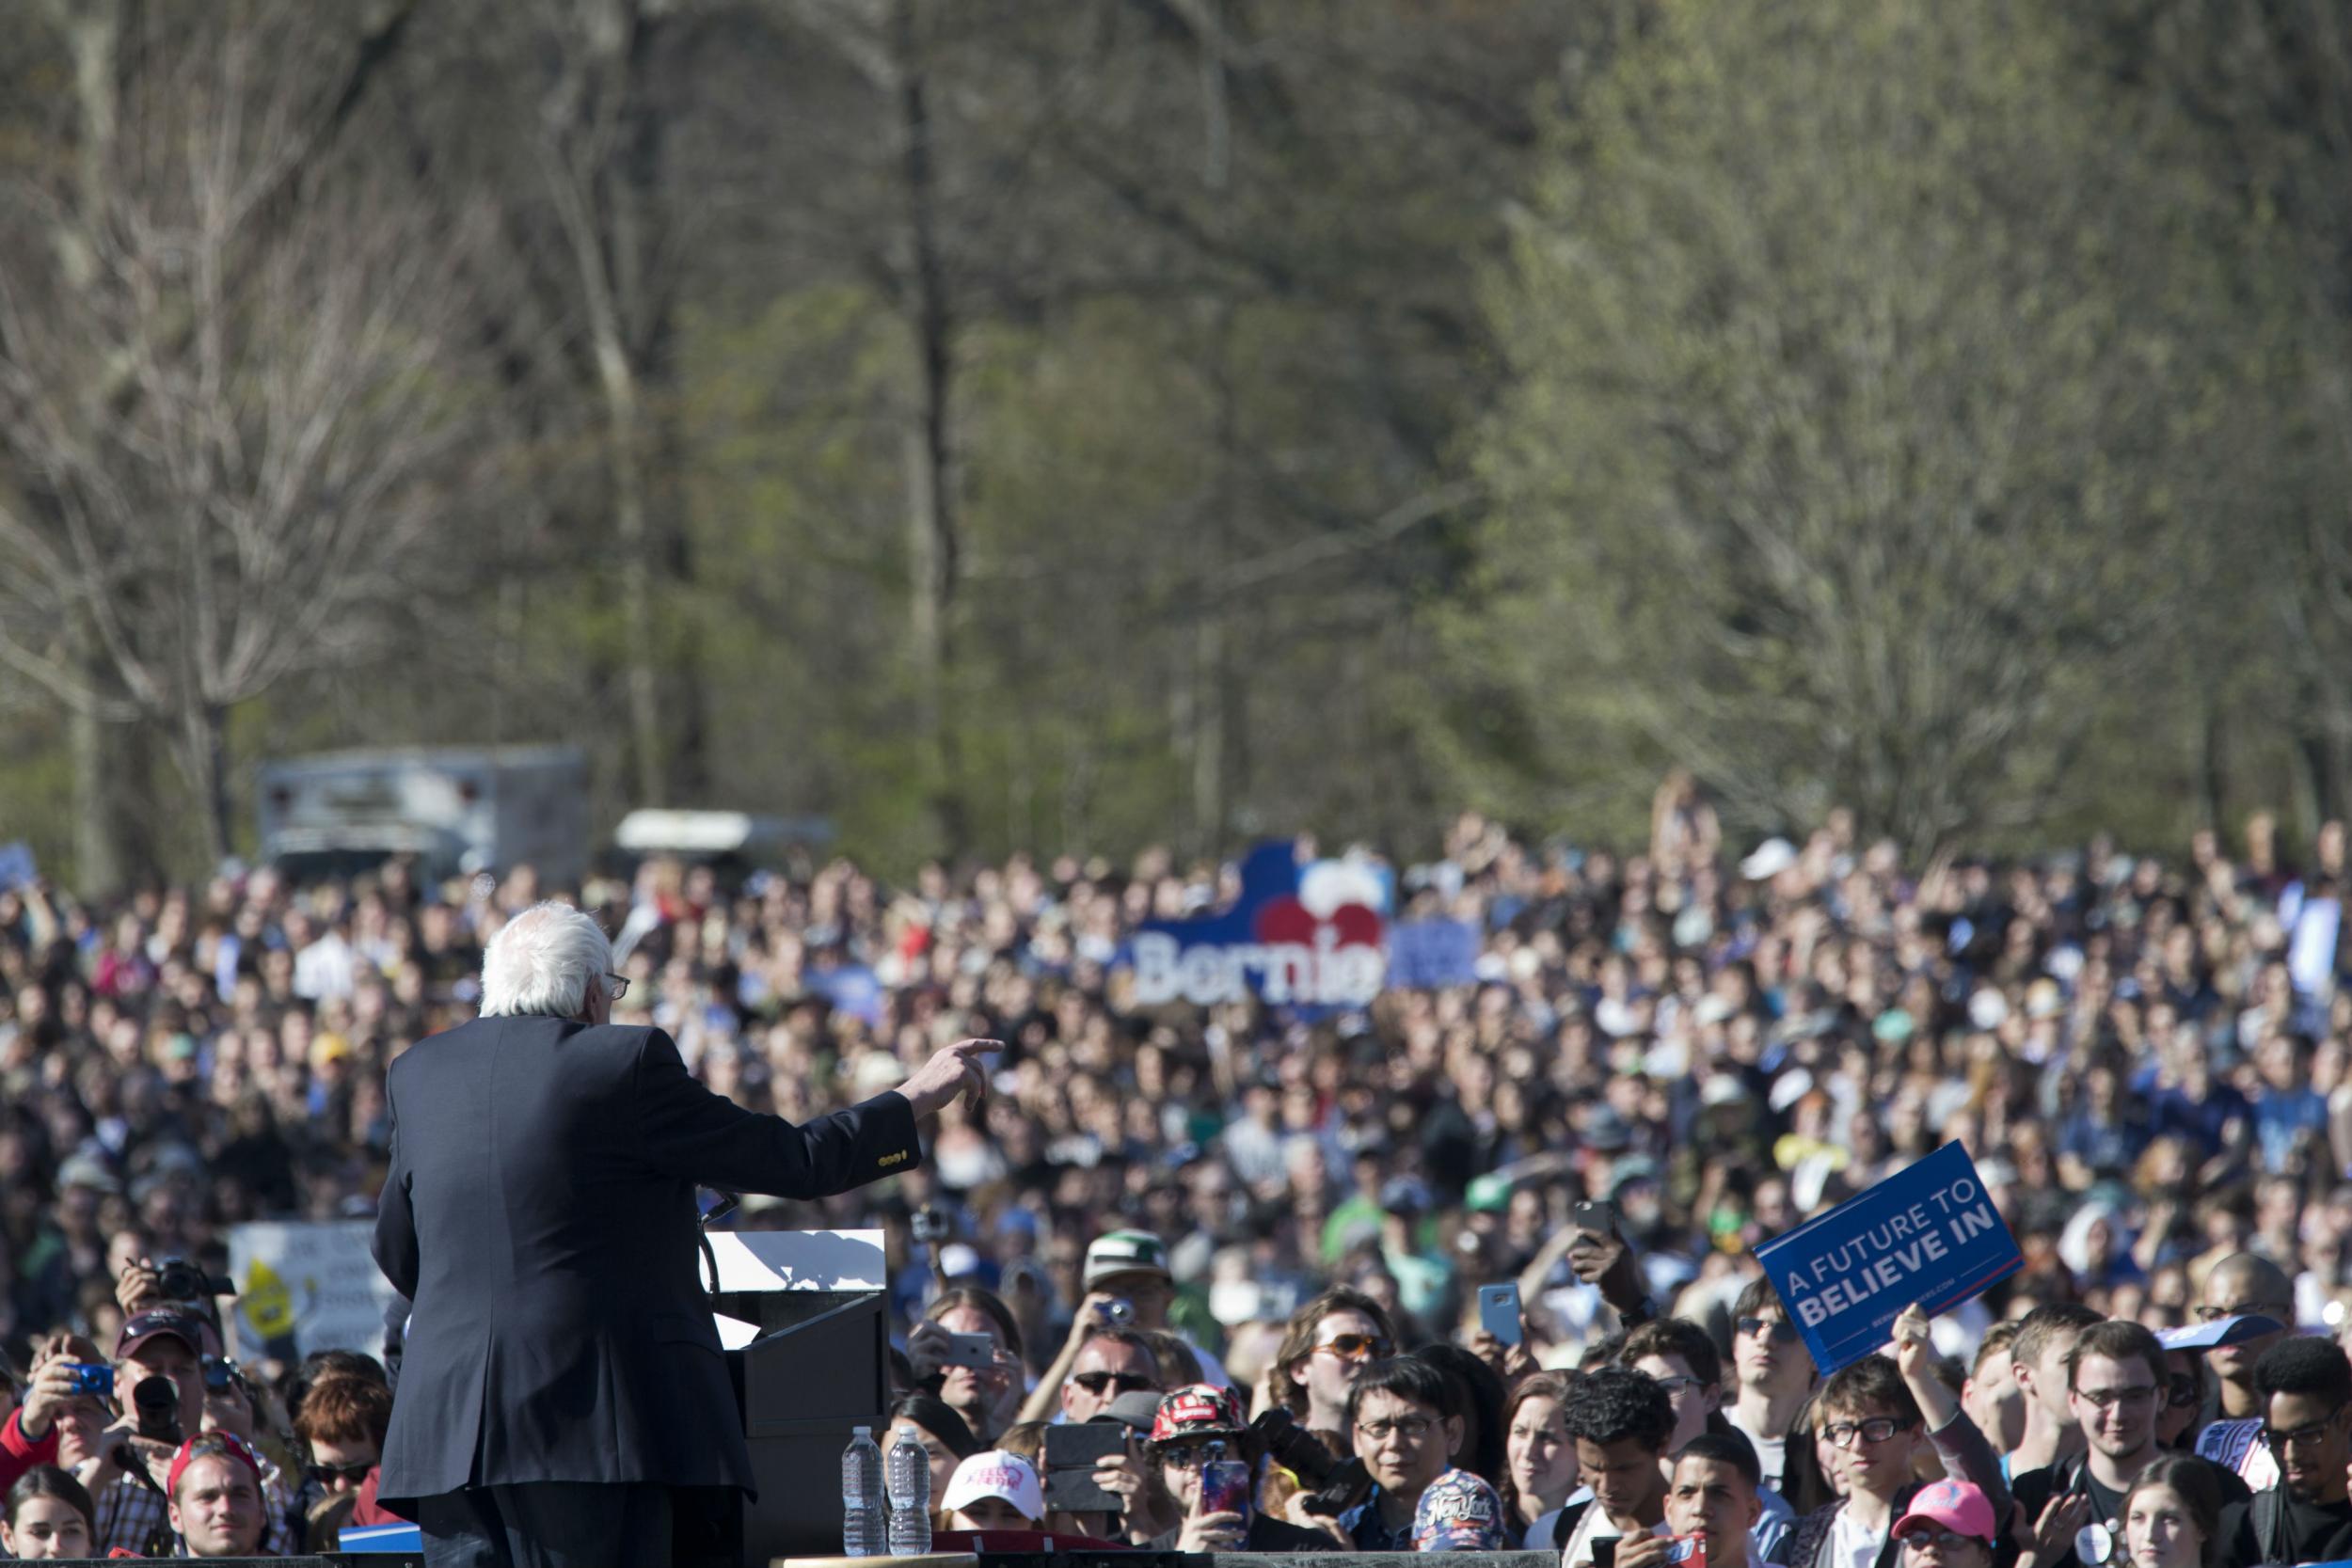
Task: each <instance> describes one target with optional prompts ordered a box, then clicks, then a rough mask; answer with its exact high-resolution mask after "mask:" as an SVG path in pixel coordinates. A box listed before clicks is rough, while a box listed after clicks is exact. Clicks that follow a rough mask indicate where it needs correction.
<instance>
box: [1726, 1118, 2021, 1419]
mask: <svg viewBox="0 0 2352 1568" xmlns="http://www.w3.org/2000/svg"><path fill="white" fill-rule="evenodd" d="M1756 1261H1757V1262H1759V1263H1761V1264H1763V1265H1764V1272H1765V1274H1766V1275H1769V1276H1770V1277H1771V1279H1772V1288H1773V1289H1774V1290H1776V1291H1779V1292H1780V1299H1781V1302H1782V1304H1783V1305H1784V1306H1786V1307H1788V1315H1789V1317H1790V1319H1791V1320H1792V1321H1794V1322H1795V1323H1796V1325H1797V1332H1798V1333H1800V1334H1802V1335H1804V1343H1805V1348H1806V1349H1807V1350H1810V1351H1811V1352H1812V1353H1813V1363H1814V1365H1815V1366H1817V1367H1819V1368H1820V1370H1821V1372H1822V1374H1823V1375H1824V1376H1826V1375H1828V1374H1829V1373H1831V1372H1834V1371H1836V1370H1837V1369H1838V1368H1840V1367H1845V1366H1850V1365H1851V1364H1852V1363H1853V1362H1856V1361H1859V1360H1861V1359H1862V1358H1863V1357H1864V1356H1866V1355H1867V1354H1870V1353H1871V1352H1872V1351H1875V1350H1877V1349H1879V1348H1880V1347H1882V1346H1883V1345H1884V1344H1885V1343H1886V1341H1887V1338H1888V1337H1889V1336H1888V1332H1887V1331H1888V1328H1889V1326H1890V1325H1891V1324H1892V1323H1894V1322H1895V1319H1896V1317H1897V1316H1898V1315H1899V1313H1900V1312H1901V1311H1902V1309H1903V1308H1904V1307H1909V1306H1911V1305H1912V1304H1913V1303H1915V1302H1916V1303H1917V1304H1918V1305H1919V1306H1920V1307H1922V1308H1924V1309H1925V1310H1926V1311H1927V1312H1928V1313H1930V1314H1931V1315H1932V1314H1934V1313H1937V1312H1942V1311H1946V1310H1947V1309H1949V1308H1951V1307H1957V1306H1958V1305H1960V1304H1961V1303H1962V1302H1963V1301H1966V1300H1967V1299H1968V1298H1969V1297H1971V1296H1973V1295H1976V1294H1978V1293H1979V1291H1983V1290H1984V1289H1985V1288H1986V1287H1987V1286H1989V1285H1991V1284H1993V1283H1994V1281H1995V1280H1999V1279H2004V1278H2007V1277H2008V1276H2009V1275H2012V1274H2014V1273H2016V1272H2017V1271H2018V1270H2019V1269H2021V1268H2023V1267H2024V1266H2025V1262H2026V1258H2025V1254H2023V1253H2021V1252H2019V1251H2018V1250H2017V1239H2016V1238H2015V1237H2014V1236H2011V1235H2010V1233H2009V1227H2008V1226H2007V1225H2005V1224H2003V1223H2002V1220H2001V1216H2000V1214H1999V1213H1998V1212H1995V1211H1994V1207H1993V1200H1992V1199H1990V1198H1988V1197H1986V1196H1984V1183H1983V1182H1982V1181H1980V1180H1978V1177H1977V1166H1976V1163H1975V1162H1974V1161H1972V1160H1970V1159H1969V1158H1968V1151H1967V1150H1966V1149H1964V1148H1961V1147H1960V1145H1958V1144H1957V1143H1948V1144H1946V1145H1945V1146H1944V1147H1943V1148H1939V1149H1937V1150H1936V1151H1935V1152H1934V1153H1932V1154H1931V1155H1929V1156H1928V1157H1927V1158H1926V1159H1924V1160H1921V1161H1918V1162H1916V1163H1915V1164H1912V1165H1911V1166H1910V1167H1909V1168H1907V1169H1905V1170H1902V1171H1899V1172H1898V1173H1897V1174H1895V1175H1893V1176H1890V1177H1888V1178H1887V1179H1886V1180H1883V1181H1882V1182H1880V1183H1879V1184H1878V1185H1877V1186H1875V1187H1872V1188H1870V1189H1869V1190H1868V1191H1867V1192H1865V1193H1862V1194H1860V1195H1858V1196H1854V1197H1851V1198H1849V1199H1847V1200H1846V1201H1845V1202H1843V1203H1841V1204H1839V1205H1838V1206H1837V1207H1836V1208H1835V1209H1832V1210H1831V1211H1830V1212H1828V1213H1826V1214H1822V1215H1820V1216H1819V1217H1818V1218H1815V1219H1810V1220H1807V1221H1806V1222H1805V1223H1804V1224H1803V1225H1801V1226H1799V1227H1797V1228H1796V1229H1794V1230H1791V1231H1789V1232H1788V1234H1787V1235H1785V1236H1775V1237H1773V1238H1772V1240H1771V1241H1769V1242H1766V1243H1764V1244H1763V1245H1762V1246H1759V1247H1757V1248H1756Z"/></svg>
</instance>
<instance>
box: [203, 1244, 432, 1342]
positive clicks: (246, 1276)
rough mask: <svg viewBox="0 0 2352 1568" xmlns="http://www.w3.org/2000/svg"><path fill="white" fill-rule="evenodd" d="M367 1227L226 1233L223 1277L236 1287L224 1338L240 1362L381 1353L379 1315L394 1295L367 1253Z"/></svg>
mask: <svg viewBox="0 0 2352 1568" xmlns="http://www.w3.org/2000/svg"><path fill="white" fill-rule="evenodd" d="M374 1234H375V1227H374V1225H373V1223H372V1222H370V1221H367V1220H322V1221H294V1220H289V1221H283V1222H271V1223H267V1224H260V1225H239V1226H232V1227H230V1231H229V1275H230V1278H231V1279H233V1280H235V1281H236V1284H237V1299H236V1314H235V1316H234V1317H233V1318H232V1319H231V1320H230V1332H231V1334H232V1335H233V1336H234V1338H235V1340H236V1346H237V1349H236V1354H238V1355H239V1356H240V1357H254V1356H259V1355H262V1354H274V1355H281V1356H289V1355H308V1354H310V1353H311V1352H312V1351H317V1350H356V1351H364V1352H365V1353H366V1354H370V1355H375V1356H380V1355H382V1354H384V1312H385V1309H386V1308H387V1307H389V1306H390V1305H391V1303H392V1301H393V1299H394V1294H395V1292H394V1291H393V1290H392V1286H391V1281H389V1280H388V1279H386V1278H385V1277H384V1275H383V1273H382V1271H380V1270H379V1269H377V1268H376V1266H375V1258H374V1256H373V1254H372V1253H371V1252H370V1251H369V1250H368V1248H369V1243H370V1242H371V1241H372V1240H373V1237H374Z"/></svg>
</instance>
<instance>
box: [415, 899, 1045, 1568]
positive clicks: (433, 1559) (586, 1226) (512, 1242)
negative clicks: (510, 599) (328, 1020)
mask: <svg viewBox="0 0 2352 1568" xmlns="http://www.w3.org/2000/svg"><path fill="white" fill-rule="evenodd" d="M627 986H628V983H627V982H626V981H624V980H622V979H621V978H620V977H619V976H618V975H615V974H612V945H611V943H610V942H608V941H607V940H606V938H605V934H604V932H603V930H602V929H601V928H599V927H597V925H596V922H595V921H594V920H592V919H590V918H589V917H588V916H587V915H585V914H582V913H581V912H580V911H578V910H574V909H571V908H569V907H568V906H565V905H562V904H539V905H536V906H534V907H532V908H531V909H529V910H526V911H523V912H522V913H521V914H519V915H516V917H515V919H514V920H513V921H512V922H510V923H509V924H508V925H507V926H506V927H504V928H503V929H501V931H500V932H499V933H498V935H497V936H496V937H494V938H492V939H491V942H490V945H489V949H488V951H487V952H486V953H485V954H484V955H483V963H482V994H483V1002H482V1013H483V1016H482V1017H481V1018H480V1019H478V1020H476V1021H475V1022H471V1023H468V1024H464V1025H462V1026H460V1027H458V1028H455V1029H452V1030H449V1031H447V1032H445V1033H443V1034H439V1035H436V1036H434V1037H431V1038H430V1039H425V1040H421V1041H420V1042H418V1044H417V1045H416V1047H415V1048H414V1049H412V1050H410V1051H408V1052H407V1053H405V1054H404V1055H402V1056H401V1058H400V1059H399V1060H398V1061H397V1062H395V1063H394V1064H393V1066H392V1069H391V1074H390V1101H391V1115H392V1127H393V1134H392V1158H391V1169H390V1171H389V1175H388V1176H387V1177H386V1179H385V1182H384V1194H383V1197H382V1199H381V1202H380V1205H379V1209H378V1213H377V1219H376V1226H375V1258H376V1261H377V1263H378V1264H379V1265H380V1266H381V1267H382V1268H383V1270H384V1274H385V1276H386V1277H387V1278H389V1280H390V1281H391V1282H392V1284H393V1285H394V1286H396V1287H398V1288H399V1290H400V1292H401V1293H402V1294H403V1295H405V1296H406V1297H408V1298H409V1299H410V1300H411V1301H413V1302H414V1303H415V1307H414V1310H413V1312H412V1313H411V1315H410V1318H409V1322H408V1330H407V1342H406V1351H405V1359H404V1363H403V1367H402V1373H401V1381H400V1397H399V1398H398V1399H397V1400H396V1401H394V1402H393V1406H392V1421H391V1430H390V1432H389V1434H388V1435H387V1436H386V1439H385V1443H384V1456H383V1467H382V1472H381V1480H380V1481H379V1484H378V1491H379V1496H380V1497H382V1498H384V1499H385V1500H386V1501H387V1502H389V1503H390V1504H392V1505H394V1506H395V1507H397V1508H398V1509H399V1511H400V1512H403V1513H408V1514H410V1515H411V1516H413V1517H414V1518H415V1519H416V1520H417V1522H418V1524H419V1526H420V1527H421V1529H422V1530H423V1533H424V1556H425V1560H426V1561H428V1562H430V1563H434V1564H437V1565H443V1564H457V1563H466V1564H473V1563H513V1564H517V1565H521V1564H532V1563H538V1564H548V1565H561V1564H573V1563H582V1564H584V1563H614V1562H627V1563H631V1564H644V1563H666V1562H668V1561H670V1560H671V1515H672V1497H671V1494H672V1490H673V1489H674V1488H676V1487H719V1488H724V1487H749V1486H750V1485H751V1484H752V1470H751V1458H750V1454H749V1451H748V1450H747V1449H745V1447H744V1444H743V1439H742V1436H741V1434H740V1428H739V1424H738V1422H737V1419H736V1417H735V1411H734V1402H733V1400H734V1397H733V1395H732V1393H731V1392H730V1391H729V1388H728V1384H727V1372H726V1364H725V1361H724V1360H723V1357H722V1354H721V1352H720V1347H719V1338H718V1333H717V1331H716V1329H715V1328H714V1327H713V1326H712V1324H711V1320H710V1313H709V1310H708V1307H707V1305H706V1303H705V1299H704V1297H703V1293H702V1289H701V1283H700V1280H699V1277H698V1275H697V1272H696V1267H695V1264H696V1259H697V1247H696V1228H695V1219H696V1210H695V1205H694V1188H695V1187H696V1185H698V1184H700V1185H707V1186H712V1187H720V1188H725V1189H728V1190H731V1191H736V1192H748V1193H765V1194H771V1195H774V1196H781V1197H800V1198H811V1197H822V1196H830V1195H832V1194H834V1193H839V1192H846V1191H848V1190H849V1189H850V1188H851V1187H855V1186H858V1185H860V1184H862V1183H864V1182H866V1181H871V1180H876V1179H877V1178H880V1177H883V1176H890V1175H894V1174H896V1173H898V1172H899V1171H904V1170H910V1169H913V1168H914V1165H915V1164H917V1163H918V1162H919V1161H920V1160H921V1158H922V1150H921V1148H920V1146H919V1145H918V1144H917V1142H916V1139H915V1123H916V1122H917V1120H918V1119H920V1118H921V1117H926V1116H930V1115H931V1114H932V1113H933V1112H936V1111H937V1110H939V1109H940V1108H941V1107H942V1106H944V1105H946V1103H947V1102H948V1101H951V1100H953V1099H955V1098H956V1096H957V1095H959V1094H963V1093H969V1094H970V1095H971V1096H972V1098H973V1101H974V1103H975V1104H977V1101H978V1099H979V1097H980V1095H981V1094H982V1093H983V1092H984V1088H985V1084H986V1080H985V1078H984V1077H983V1076H982V1069H981V1062H980V1057H981V1056H982V1055H984V1054H985V1053H988V1052H990V1051H993V1050H996V1049H998V1046H997V1042H995V1041H993V1040H964V1041H961V1042H960V1043H958V1044H956V1045H953V1046H950V1047H949V1048H947V1049H946V1050H945V1051H942V1052H940V1053H938V1054H937V1055H935V1056H933V1057H932V1058H931V1059H930V1061H928V1062H926V1063H924V1064H923V1066H922V1067H920V1068H918V1069H915V1071H914V1074H913V1075H912V1076H911V1077H909V1078H908V1079H907V1081H906V1082H905V1083H904V1084H903V1085H900V1086H899V1087H898V1088H897V1089H895V1090H893V1091H890V1092H888V1093H885V1094H882V1095H878V1096H876V1097H875V1098H874V1099H872V1100H869V1101H866V1102H865V1103H864V1104H862V1105H858V1106H855V1107H852V1108H851V1109H850V1110H847V1111H841V1112H837V1113H835V1114H834V1115H833V1116H830V1117H824V1118H823V1119H821V1120H818V1121H812V1122H810V1123H809V1124H808V1125H806V1126H804V1127H794V1126H792V1125H790V1124H789V1123H787V1122H786V1121H785V1120H783V1118H781V1117H771V1116H760V1115H757V1114H755V1113H754V1112H750V1111H746V1110H744V1109H742V1108H741V1107H740V1106H738V1105H736V1104H735V1103H734V1102H733V1101H729V1100H726V1099H725V1098H723V1097H722V1096H720V1095H716V1094H713V1093H711V1092H710V1091H709V1090H708V1089H707V1088H705V1087H704V1086H703V1085H700V1084H698V1083H696V1082H695V1081H694V1079H693V1078H692V1077H691V1076H690V1075H689V1074H688V1072H687V1070H686V1066H685V1064H684V1062H683V1061H681V1060H680V1059H679V1056H678V1053H677V1047H676V1046H675V1044H673V1043H672V1041H671V1039H670V1037H669V1036H667V1035H665V1034H663V1033H662V1032H661V1031H660V1030H659V1029H653V1028H643V1027H616V1026H614V1025H613V1024H612V1004H613V1003H614V1002H615V1001H617V1000H619V999H620V996H621V994H622V992H623V991H625V990H627Z"/></svg>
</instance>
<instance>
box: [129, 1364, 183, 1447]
mask: <svg viewBox="0 0 2352 1568" xmlns="http://www.w3.org/2000/svg"><path fill="white" fill-rule="evenodd" d="M131 1408H132V1409H133V1410H134V1411H135V1412H136V1413H137V1415H138V1434H139V1435H140V1436H141V1437H145V1438H148V1439H150V1440H151V1441H153V1442H157V1443H169V1444H171V1445H172V1446H173V1447H174V1448H177V1447H178V1446H179V1445H180V1444H182V1443H183V1442H185V1441H186V1440H187V1438H186V1433H183V1432H182V1431H181V1430H180V1389H179V1387H178V1386H177V1385H175V1384H174V1383H173V1382H172V1381H171V1379H169V1378H167V1377H143V1378H141V1379H139V1380H138V1382H137V1383H135V1384H134V1385H133V1386H132V1388H131Z"/></svg>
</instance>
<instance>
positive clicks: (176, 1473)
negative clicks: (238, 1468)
mask: <svg viewBox="0 0 2352 1568" xmlns="http://www.w3.org/2000/svg"><path fill="white" fill-rule="evenodd" d="M199 1459H233V1460H235V1461H236V1462H237V1463H238V1464H240V1465H244V1466H245V1467H246V1469H247V1470H249V1471H250V1472H252V1475H253V1490H255V1491H256V1492H259V1491H260V1490H261V1489H262V1461H261V1460H260V1458H259V1457H257V1456H256V1455H255V1454H254V1452H253V1449H251V1448H249V1447H248V1446H247V1445H246V1440H245V1439H244V1438H242V1437H240V1436H238V1435H237V1434H236V1433H233V1432H199V1433H197V1434H196V1435H195V1436H194V1437H191V1438H189V1439H188V1440H187V1441H186V1442H184V1443H183V1444H181V1445H180V1451H179V1452H178V1453H175V1454H173V1455H172V1456H171V1473H170V1474H169V1475H168V1476H167V1477H166V1478H165V1479H164V1492H165V1494H166V1495H167V1496H168V1497H174V1498H176V1497H179V1496H180V1478H181V1477H182V1476H183V1475H185V1474H186V1473H187V1468H188V1466H189V1465H193V1464H195V1463H196V1462H197V1461H198V1460H199Z"/></svg>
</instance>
